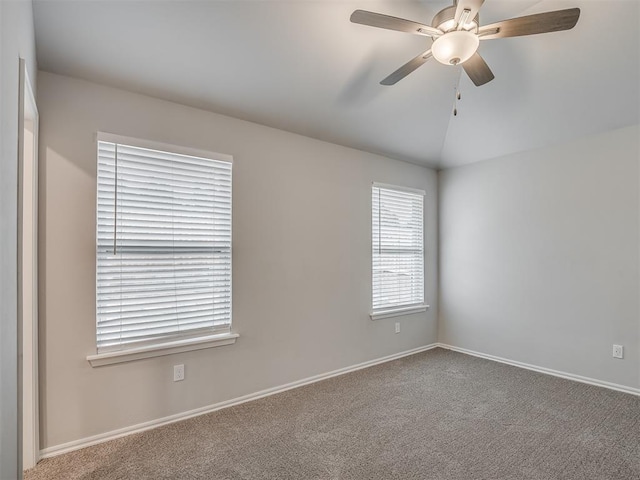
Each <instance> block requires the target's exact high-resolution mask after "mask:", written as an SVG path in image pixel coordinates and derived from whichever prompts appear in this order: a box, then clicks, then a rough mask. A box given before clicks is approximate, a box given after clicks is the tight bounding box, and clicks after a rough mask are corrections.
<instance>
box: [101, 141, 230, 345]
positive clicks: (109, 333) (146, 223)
mask: <svg viewBox="0 0 640 480" xmlns="http://www.w3.org/2000/svg"><path fill="white" fill-rule="evenodd" d="M96 283H97V289H96V290H97V302H96V303H97V346H98V352H99V353H100V352H105V351H113V350H123V349H126V348H130V347H138V346H143V345H148V344H156V343H162V342H163V341H165V340H166V341H168V340H174V339H176V337H180V338H185V337H197V336H204V335H208V334H211V333H214V332H216V333H217V332H220V333H224V332H229V331H230V328H231V162H229V161H219V160H213V159H210V158H200V157H196V156H189V155H181V154H177V153H171V152H165V151H159V150H152V149H149V148H141V147H138V146H133V145H123V144H119V143H114V142H106V141H99V142H98V200H97V278H96Z"/></svg>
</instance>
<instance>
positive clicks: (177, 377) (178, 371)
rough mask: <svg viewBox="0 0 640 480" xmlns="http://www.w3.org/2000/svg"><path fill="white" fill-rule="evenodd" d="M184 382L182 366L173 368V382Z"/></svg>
mask: <svg viewBox="0 0 640 480" xmlns="http://www.w3.org/2000/svg"><path fill="white" fill-rule="evenodd" d="M182 380H184V365H174V366H173V381H174V382H180V381H182Z"/></svg>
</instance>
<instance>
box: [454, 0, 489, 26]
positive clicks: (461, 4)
mask: <svg viewBox="0 0 640 480" xmlns="http://www.w3.org/2000/svg"><path fill="white" fill-rule="evenodd" d="M483 3H484V0H458V1H457V2H456V14H455V16H454V17H453V18H455V19H456V25H457V24H459V23H460V17H461V16H462V12H464V11H465V10H469V14H468V15H467V22H470V21H471V20H473V19H474V18H476V15H477V14H478V11H479V10H480V7H481V6H482V4H483Z"/></svg>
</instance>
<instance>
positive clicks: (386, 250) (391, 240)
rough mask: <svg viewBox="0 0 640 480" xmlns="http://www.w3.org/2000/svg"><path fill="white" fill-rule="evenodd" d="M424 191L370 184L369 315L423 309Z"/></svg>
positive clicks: (374, 315) (373, 316)
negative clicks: (371, 294) (371, 300)
mask: <svg viewBox="0 0 640 480" xmlns="http://www.w3.org/2000/svg"><path fill="white" fill-rule="evenodd" d="M423 204H424V192H422V191H419V190H413V189H408V188H402V187H393V186H388V185H382V184H375V183H374V184H373V187H372V198H371V206H372V209H371V210H372V218H371V220H372V251H373V259H372V262H373V279H372V280H373V302H372V303H373V312H372V314H371V316H372V318H375V317H376V316H383V315H385V313H394V312H395V313H402V312H404V313H410V312H413V311H416V310H424V309H425V306H424V235H423V231H424V227H423V224H424V223H423V219H424V215H423Z"/></svg>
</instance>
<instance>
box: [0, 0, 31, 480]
mask: <svg viewBox="0 0 640 480" xmlns="http://www.w3.org/2000/svg"><path fill="white" fill-rule="evenodd" d="M34 44H35V40H34V33H33V12H32V6H31V1H30V0H29V1H12V2H5V1H2V0H0V225H2V229H1V230H0V386H1V388H0V392H1V393H0V478H2V479H5V478H6V479H9V478H17V477H18V471H19V464H20V461H19V459H18V445H17V439H18V420H17V419H18V405H17V398H18V392H17V386H18V377H17V373H18V368H17V345H18V341H17V298H18V292H17V270H16V269H17V260H16V258H17V211H18V206H17V198H18V87H19V82H18V59H19V58H20V57H22V58H24V59H25V60H26V63H27V69H28V72H29V76H30V77H31V81H32V83H35V80H36V74H37V68H36V55H35V45H34Z"/></svg>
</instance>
